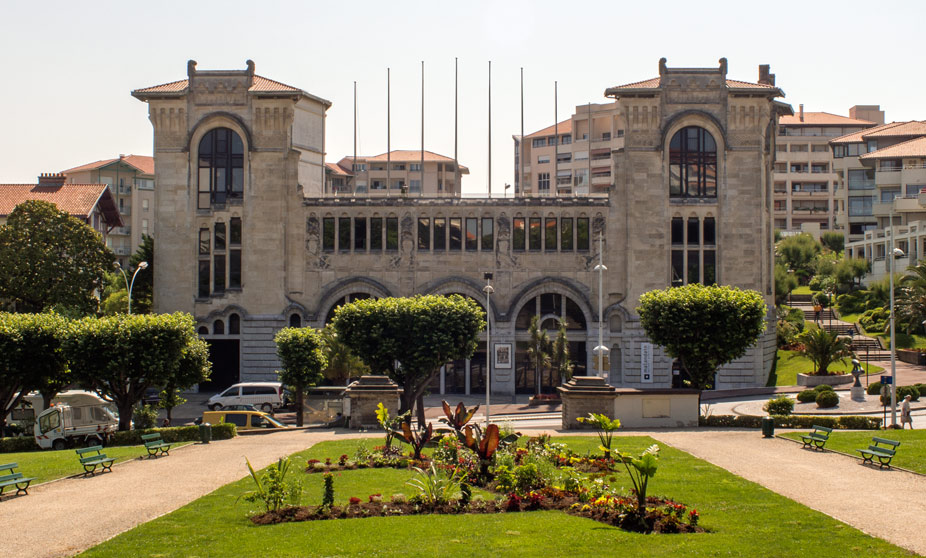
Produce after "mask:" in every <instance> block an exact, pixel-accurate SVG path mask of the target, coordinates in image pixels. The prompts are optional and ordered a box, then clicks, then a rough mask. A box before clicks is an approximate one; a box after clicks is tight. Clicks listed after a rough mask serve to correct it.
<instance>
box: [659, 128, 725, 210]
mask: <svg viewBox="0 0 926 558" xmlns="http://www.w3.org/2000/svg"><path fill="white" fill-rule="evenodd" d="M669 195H670V196H672V197H716V196H717V144H716V142H715V141H714V137H713V136H712V135H711V134H710V133H709V132H708V131H707V130H705V129H704V128H699V127H697V126H688V127H686V128H682V129H681V130H679V131H678V132H676V133H675V135H674V136H672V140H671V141H670V142H669Z"/></svg>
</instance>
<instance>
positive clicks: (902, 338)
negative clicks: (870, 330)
mask: <svg viewBox="0 0 926 558" xmlns="http://www.w3.org/2000/svg"><path fill="white" fill-rule="evenodd" d="M878 337H880V338H881V342H882V343H884V346H885V347H890V346H891V335H890V333H887V334H885V335H879V336H878ZM897 348H898V349H926V335H919V334H916V333H914V334H913V335H907V334H906V333H900V332H899V331H898V332H897Z"/></svg>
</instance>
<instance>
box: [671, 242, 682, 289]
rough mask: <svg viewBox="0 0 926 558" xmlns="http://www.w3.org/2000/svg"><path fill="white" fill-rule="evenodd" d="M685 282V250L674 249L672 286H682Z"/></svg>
mask: <svg viewBox="0 0 926 558" xmlns="http://www.w3.org/2000/svg"><path fill="white" fill-rule="evenodd" d="M684 284H685V252H684V251H682V250H672V286H673V287H680V286H682V285H684Z"/></svg>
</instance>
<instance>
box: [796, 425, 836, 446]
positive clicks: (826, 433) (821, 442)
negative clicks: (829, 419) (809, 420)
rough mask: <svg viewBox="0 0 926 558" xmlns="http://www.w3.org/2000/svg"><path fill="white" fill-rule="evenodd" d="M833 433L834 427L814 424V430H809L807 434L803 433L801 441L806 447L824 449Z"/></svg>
mask: <svg viewBox="0 0 926 558" xmlns="http://www.w3.org/2000/svg"><path fill="white" fill-rule="evenodd" d="M832 433H833V429H832V428H827V427H825V426H817V425H816V424H815V425H813V431H812V432H808V433H807V434H801V441H802V442H804V447H805V448H810V449H820V450H822V449H823V446H825V445H826V442H827V440H829V439H830V434H832Z"/></svg>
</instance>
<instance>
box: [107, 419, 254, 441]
mask: <svg viewBox="0 0 926 558" xmlns="http://www.w3.org/2000/svg"><path fill="white" fill-rule="evenodd" d="M155 433H160V434H161V439H163V440H164V441H165V442H170V443H176V442H196V441H199V427H198V426H175V427H170V428H149V429H146V430H124V431H120V432H116V433H115V434H113V437H112V438H111V439H110V445H112V446H135V445H139V444H141V437H142V435H143V434H155ZM236 434H237V430H236V429H235V425H234V424H230V423H222V424H213V425H212V439H213V440H227V439H229V438H234V437H235V435H236Z"/></svg>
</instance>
